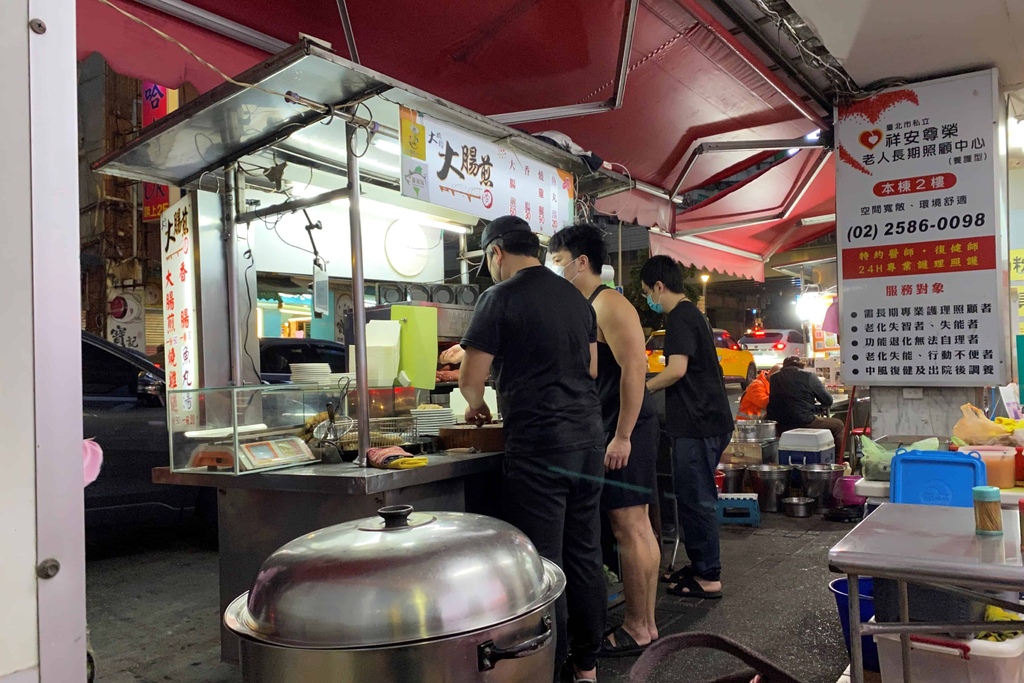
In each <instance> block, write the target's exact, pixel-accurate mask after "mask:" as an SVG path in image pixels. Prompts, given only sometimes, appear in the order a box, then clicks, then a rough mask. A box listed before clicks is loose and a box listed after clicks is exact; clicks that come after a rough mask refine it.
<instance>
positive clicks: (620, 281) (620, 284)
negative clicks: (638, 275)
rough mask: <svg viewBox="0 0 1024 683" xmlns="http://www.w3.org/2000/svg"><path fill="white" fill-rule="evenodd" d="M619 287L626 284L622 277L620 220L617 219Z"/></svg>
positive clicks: (623, 286)
mask: <svg viewBox="0 0 1024 683" xmlns="http://www.w3.org/2000/svg"><path fill="white" fill-rule="evenodd" d="M618 276H619V287H622V288H623V289H625V287H626V285H625V283H624V281H623V279H622V221H619V272H618Z"/></svg>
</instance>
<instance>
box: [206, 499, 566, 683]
mask: <svg viewBox="0 0 1024 683" xmlns="http://www.w3.org/2000/svg"><path fill="white" fill-rule="evenodd" d="M379 515H380V519H378V518H369V519H363V520H358V521H355V522H348V523H346V524H341V525H338V526H333V527H329V528H327V529H323V530H320V531H317V532H314V533H311V534H308V535H306V536H303V537H301V538H298V539H296V540H294V541H292V542H291V543H289V544H287V545H285V546H284V547H282V548H280V549H279V550H277V551H276V552H275V553H274V554H273V555H271V556H270V557H269V558H268V559H267V560H266V562H264V564H263V567H262V569H261V570H260V572H259V574H258V575H257V577H256V579H255V581H254V582H253V586H252V589H251V590H250V591H249V592H248V593H244V594H242V595H241V596H239V597H238V598H237V599H236V600H235V601H234V602H233V603H231V605H230V606H229V607H228V609H227V611H226V612H225V614H224V623H225V624H226V625H227V627H228V628H229V629H231V630H232V631H233V632H234V633H236V634H238V635H239V636H240V639H241V661H242V673H243V680H244V681H245V683H321V682H323V683H326V682H328V681H330V683H392V682H395V683H397V682H399V681H403V682H404V681H409V682H410V683H411V682H413V681H416V682H419V683H453V682H455V681H459V682H462V681H466V682H471V681H488V682H491V683H535V682H537V681H550V680H552V679H553V678H554V666H555V662H554V651H555V648H554V621H555V615H554V604H555V601H556V600H557V599H558V597H559V596H560V595H561V594H562V591H563V590H564V588H565V577H564V575H563V574H562V571H561V570H560V569H559V568H558V567H557V566H556V565H555V564H553V563H552V562H549V561H547V560H545V559H542V558H541V557H540V556H539V555H538V554H537V550H536V548H534V546H533V544H532V543H530V541H529V540H528V539H527V538H526V536H525V535H524V534H523V533H522V532H521V531H519V530H518V529H516V528H515V527H513V526H511V525H508V524H505V523H504V522H500V521H498V520H495V519H492V518H489V517H484V516H481V515H472V514H465V513H452V512H431V513H417V512H413V510H412V508H411V507H410V506H393V507H391V508H383V509H381V510H380V511H379Z"/></svg>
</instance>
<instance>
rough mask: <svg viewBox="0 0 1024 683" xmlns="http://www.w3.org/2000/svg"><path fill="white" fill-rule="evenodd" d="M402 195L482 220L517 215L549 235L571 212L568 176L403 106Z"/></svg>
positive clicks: (568, 220)
mask: <svg viewBox="0 0 1024 683" xmlns="http://www.w3.org/2000/svg"><path fill="white" fill-rule="evenodd" d="M401 119H402V132H401V135H402V194H403V195H404V196H406V197H411V198H413V199H419V200H422V201H425V202H430V203H431V204H435V205H437V206H443V207H445V208H449V209H454V210H456V211H462V212H464V213H468V214H471V215H473V216H479V217H480V218H483V219H487V220H489V219H492V218H497V217H498V216H505V215H513V216H520V217H522V218H523V219H524V220H526V222H528V223H529V224H530V225H531V226H533V228H534V230H535V231H537V232H540V233H543V234H547V235H551V234H554V233H555V232H557V231H558V230H560V229H561V228H563V227H565V226H566V225H569V223H570V220H571V218H572V216H573V213H574V211H575V208H574V205H573V201H574V197H575V192H574V189H573V177H572V174H571V173H567V172H565V171H562V170H560V169H557V168H555V167H554V166H550V165H548V164H544V163H541V162H539V161H537V160H535V159H532V158H530V157H527V156H524V155H523V154H522V153H520V152H517V151H516V150H514V149H511V148H509V147H504V146H502V145H500V144H497V143H494V142H491V141H489V140H487V139H486V138H484V137H482V136H480V135H477V134H474V133H471V132H469V131H466V130H463V129H461V128H456V127H454V126H450V125H448V124H445V123H441V122H440V121H437V120H435V119H432V118H430V117H428V116H424V115H423V114H421V113H419V112H416V111H413V110H411V109H407V108H405V107H402V109H401Z"/></svg>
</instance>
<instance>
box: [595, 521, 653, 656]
mask: <svg viewBox="0 0 1024 683" xmlns="http://www.w3.org/2000/svg"><path fill="white" fill-rule="evenodd" d="M608 518H609V520H610V521H611V525H612V532H613V533H614V534H615V540H616V541H618V544H619V550H620V551H621V552H620V557H621V558H622V584H623V588H624V590H625V594H626V618H625V621H624V622H623V624H622V627H623V628H624V629H625V630H626V632H627V633H629V635H630V636H632V637H633V639H634V640H635V641H636V642H637V644H638V645H647V644H648V643H650V642H651V640H653V639H654V638H657V637H658V636H657V632H658V631H657V626H655V623H654V601H655V598H656V595H657V591H658V568H659V566H660V564H661V554H660V550H661V549H660V548H659V546H658V541H657V539H656V538H655V536H654V531H653V530H652V529H651V521H650V518H649V516H648V512H647V506H646V505H639V506H635V507H629V508H621V509H618V510H612V511H610V512H609V513H608ZM609 638H610V639H612V644H613V645H614V644H615V643H614V642H613V640H614V636H609Z"/></svg>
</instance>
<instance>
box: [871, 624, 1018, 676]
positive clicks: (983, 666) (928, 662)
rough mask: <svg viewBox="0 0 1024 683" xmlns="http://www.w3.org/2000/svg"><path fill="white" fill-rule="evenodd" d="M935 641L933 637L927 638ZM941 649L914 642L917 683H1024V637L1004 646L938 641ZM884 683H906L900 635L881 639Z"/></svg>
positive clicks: (877, 640) (912, 660)
mask: <svg viewBox="0 0 1024 683" xmlns="http://www.w3.org/2000/svg"><path fill="white" fill-rule="evenodd" d="M923 637H925V638H928V639H929V640H930V639H932V637H931V636H923ZM936 640H937V641H938V642H942V643H948V645H938V644H934V645H933V644H931V643H925V642H911V644H910V666H911V669H912V671H911V673H912V674H913V676H914V683H1024V636H1017V637H1016V638H1012V639H1010V640H1007V641H1004V642H1002V643H995V642H991V641H988V640H952V639H950V638H947V637H944V636H942V637H938V638H936ZM875 643H876V644H877V645H878V661H879V663H880V664H881V669H882V672H881V673H882V683H903V656H902V650H901V649H900V637H899V636H898V635H890V634H885V635H877V636H875Z"/></svg>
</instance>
